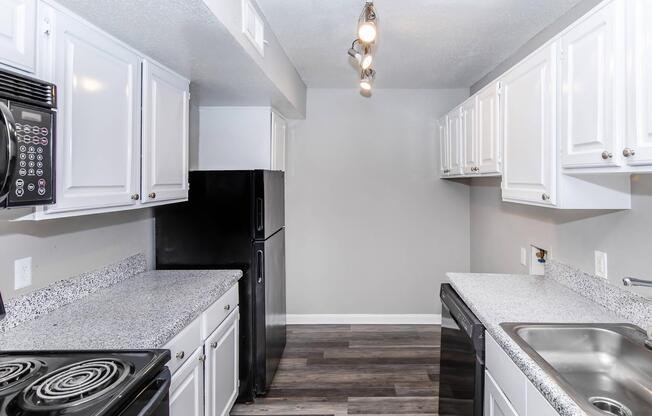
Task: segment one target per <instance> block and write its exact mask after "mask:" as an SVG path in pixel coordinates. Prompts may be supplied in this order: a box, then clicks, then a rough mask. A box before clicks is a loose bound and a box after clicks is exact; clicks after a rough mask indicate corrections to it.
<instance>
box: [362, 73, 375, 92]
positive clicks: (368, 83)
mask: <svg viewBox="0 0 652 416" xmlns="http://www.w3.org/2000/svg"><path fill="white" fill-rule="evenodd" d="M375 76H376V71H374V70H373V69H371V68H369V69H366V70H364V71H362V75H361V78H360V88H362V89H363V90H365V91H369V90H371V87H372V85H373V83H374V78H375Z"/></svg>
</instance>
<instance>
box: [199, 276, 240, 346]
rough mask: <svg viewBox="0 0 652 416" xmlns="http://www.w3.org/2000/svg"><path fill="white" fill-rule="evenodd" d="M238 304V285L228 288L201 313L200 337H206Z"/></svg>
mask: <svg viewBox="0 0 652 416" xmlns="http://www.w3.org/2000/svg"><path fill="white" fill-rule="evenodd" d="M237 306H238V285H237V284H236V285H235V286H233V287H232V288H231V289H229V290H228V291H227V292H226V293H225V294H224V295H222V297H221V298H219V299H218V300H217V301H216V302H215V303H213V304H212V305H211V306H210V307H209V308H208V309H206V310H205V311H204V313H203V314H202V315H201V339H202V340H204V339H206V338H208V336H209V335H210V334H212V333H213V331H215V329H216V328H217V327H218V326H220V324H221V323H222V321H224V319H226V317H227V316H229V314H230V313H231V312H233V311H234V310H235V308H236V307H237Z"/></svg>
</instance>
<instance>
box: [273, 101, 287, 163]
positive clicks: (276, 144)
mask: <svg viewBox="0 0 652 416" xmlns="http://www.w3.org/2000/svg"><path fill="white" fill-rule="evenodd" d="M287 130H288V125H287V121H286V120H285V119H284V118H283V117H282V116H281V115H280V114H278V113H277V112H276V111H272V149H271V153H272V156H271V158H272V163H271V168H272V170H280V171H282V172H285V152H286V141H287Z"/></svg>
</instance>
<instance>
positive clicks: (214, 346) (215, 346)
mask: <svg viewBox="0 0 652 416" xmlns="http://www.w3.org/2000/svg"><path fill="white" fill-rule="evenodd" d="M211 348H212V349H215V348H217V341H215V342H211Z"/></svg>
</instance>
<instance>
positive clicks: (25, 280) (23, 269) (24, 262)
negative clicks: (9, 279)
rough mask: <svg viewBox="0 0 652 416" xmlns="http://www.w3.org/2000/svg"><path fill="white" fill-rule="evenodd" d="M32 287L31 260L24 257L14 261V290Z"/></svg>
mask: <svg viewBox="0 0 652 416" xmlns="http://www.w3.org/2000/svg"><path fill="white" fill-rule="evenodd" d="M31 285H32V258H31V257H24V258H22V259H18V260H16V261H14V289H15V290H18V289H24V288H26V287H28V286H31Z"/></svg>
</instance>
